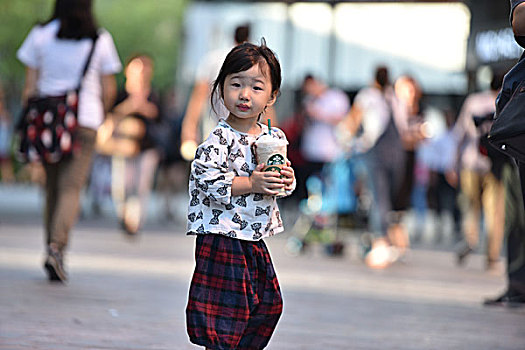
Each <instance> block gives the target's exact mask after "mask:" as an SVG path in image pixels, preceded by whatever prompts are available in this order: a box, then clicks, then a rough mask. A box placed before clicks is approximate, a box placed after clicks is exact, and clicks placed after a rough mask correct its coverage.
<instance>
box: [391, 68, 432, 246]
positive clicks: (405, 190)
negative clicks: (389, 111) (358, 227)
mask: <svg viewBox="0 0 525 350" xmlns="http://www.w3.org/2000/svg"><path fill="white" fill-rule="evenodd" d="M394 92H395V94H396V96H397V98H398V99H399V101H400V102H401V103H402V104H403V105H404V106H405V108H406V111H407V124H406V130H405V132H404V134H405V135H404V140H403V148H404V150H405V174H404V175H403V182H402V184H401V187H400V189H399V192H398V194H397V195H396V199H395V201H394V206H393V210H394V211H395V212H398V213H401V214H404V213H405V212H406V211H407V210H408V209H409V208H410V206H411V198H412V193H413V191H414V181H415V171H416V151H417V150H418V149H419V146H420V144H421V141H422V140H423V139H425V138H426V137H428V136H429V135H428V131H427V130H426V126H427V124H426V123H425V112H426V111H425V110H424V108H423V106H422V101H421V99H422V97H423V91H422V90H421V87H420V85H419V83H418V82H417V81H416V79H415V78H414V77H412V76H410V75H402V76H400V77H399V78H397V79H396V82H395V84H394ZM419 170H421V169H419ZM396 221H397V223H396V224H394V225H393V226H392V227H391V228H390V236H391V237H392V239H393V240H395V241H396V242H397V245H398V246H399V247H400V248H401V249H403V250H404V249H407V248H408V245H409V237H408V233H407V232H406V228H405V226H404V225H401V222H400V219H397V220H396Z"/></svg>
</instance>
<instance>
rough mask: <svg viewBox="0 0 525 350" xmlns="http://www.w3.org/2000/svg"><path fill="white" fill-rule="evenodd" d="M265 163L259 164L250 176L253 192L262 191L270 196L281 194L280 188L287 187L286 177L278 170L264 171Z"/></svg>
mask: <svg viewBox="0 0 525 350" xmlns="http://www.w3.org/2000/svg"><path fill="white" fill-rule="evenodd" d="M263 168H264V164H259V165H257V167H256V168H255V170H254V171H253V172H252V175H251V176H250V183H251V188H252V192H253V193H262V194H266V195H270V196H276V195H277V194H279V189H281V188H283V187H285V179H284V178H283V179H281V174H279V173H278V172H276V171H262V169H263Z"/></svg>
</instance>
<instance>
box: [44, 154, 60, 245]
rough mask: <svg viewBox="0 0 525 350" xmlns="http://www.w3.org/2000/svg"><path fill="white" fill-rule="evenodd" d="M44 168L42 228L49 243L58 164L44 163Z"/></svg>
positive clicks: (56, 195)
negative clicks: (44, 192)
mask: <svg viewBox="0 0 525 350" xmlns="http://www.w3.org/2000/svg"><path fill="white" fill-rule="evenodd" d="M44 169H45V172H46V184H45V191H46V194H45V197H46V198H45V200H46V203H45V208H44V229H45V234H46V239H45V243H46V245H49V243H51V236H52V223H53V217H54V216H55V211H56V207H57V198H58V182H57V180H58V166H57V165H56V164H53V165H44Z"/></svg>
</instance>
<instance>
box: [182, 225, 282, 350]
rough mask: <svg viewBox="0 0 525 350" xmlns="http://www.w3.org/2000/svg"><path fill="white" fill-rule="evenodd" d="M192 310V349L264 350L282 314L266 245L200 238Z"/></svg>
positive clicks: (189, 320)
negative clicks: (197, 347) (196, 346)
mask: <svg viewBox="0 0 525 350" xmlns="http://www.w3.org/2000/svg"><path fill="white" fill-rule="evenodd" d="M195 260H196V266H195V272H194V274H193V279H192V281H191V286H190V293H189V300H188V305H187V308H186V322H187V331H188V335H189V337H190V341H191V342H192V343H195V344H198V345H202V346H205V347H207V348H209V349H217V350H223V349H237V350H243V349H246V350H247V349H251V350H252V349H263V348H264V347H265V346H266V345H267V344H268V342H269V341H270V337H271V336H272V333H273V331H274V330H275V327H276V325H277V322H278V321H279V317H280V316H281V313H282V308H283V303H282V297H281V291H280V288H279V282H278V281H277V276H276V274H275V270H274V268H273V265H272V261H271V258H270V254H269V252H268V249H267V247H266V244H265V243H264V242H263V241H262V240H260V241H245V240H239V239H234V238H229V237H226V236H222V235H215V234H209V235H199V236H197V242H196V247H195Z"/></svg>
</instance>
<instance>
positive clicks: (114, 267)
mask: <svg viewBox="0 0 525 350" xmlns="http://www.w3.org/2000/svg"><path fill="white" fill-rule="evenodd" d="M0 192H1V191H0ZM5 199H6V197H5V196H4V197H3V198H2V196H0V201H3V204H0V209H1V208H2V206H3V207H4V211H3V213H2V212H0V310H2V311H1V312H0V349H9V350H22V349H23V350H25V349H59V350H78V349H115V350H116V349H118V350H123V349H141V350H142V349H144V350H146V349H147V350H161V349H182V350H184V349H196V348H197V347H194V346H192V345H191V344H190V343H189V342H188V340H187V336H186V333H185V324H184V307H185V302H186V295H187V290H188V282H189V279H190V276H191V272H192V268H193V256H192V254H193V239H192V238H187V237H185V236H184V235H183V230H182V229H183V227H182V225H180V224H179V225H176V224H172V225H170V226H164V227H161V226H159V225H154V226H151V227H149V228H148V230H146V231H145V232H144V233H143V234H142V235H141V236H140V237H138V239H136V240H129V239H126V237H124V236H123V235H122V234H121V233H120V232H119V231H118V230H117V229H116V228H114V225H113V220H112V219H105V220H98V221H97V220H84V221H82V222H80V223H79V225H78V226H77V227H76V228H75V230H74V232H73V237H72V244H71V248H70V251H69V255H68V258H67V266H68V269H69V273H70V279H71V280H70V282H69V284H68V285H67V286H62V285H52V284H49V283H47V282H46V280H45V275H44V272H43V270H42V268H41V263H42V259H43V253H42V229H41V227H40V223H39V220H38V218H37V217H35V215H34V214H31V215H29V214H27V215H28V216H27V217H23V216H20V215H14V214H13V215H6V214H5V213H6V212H9V211H8V210H7V209H5V208H6V206H7V207H9V205H8V202H7V201H6V200H5ZM14 202H16V199H14V198H13V203H14ZM286 238H287V236H286V235H283V236H281V237H274V238H273V239H269V240H267V242H268V245H269V247H270V250H271V252H272V255H273V259H274V263H275V265H276V268H277V272H278V276H279V279H280V282H281V287H282V290H283V294H284V300H285V309H284V314H283V317H282V319H281V321H280V323H279V325H278V328H277V331H276V333H275V335H274V337H273V339H272V341H271V343H270V345H269V347H268V349H276V350H277V349H305V350H319V349H358V350H359V349H414V350H426V349H429V350H430V349H476V350H484V349H486V350H511V349H513V350H523V349H525V310H522V309H518V310H507V309H498V308H484V307H482V306H481V301H482V300H483V298H484V297H486V296H493V295H495V294H497V293H499V292H500V291H501V290H502V288H503V286H504V276H503V274H498V275H490V274H487V273H485V272H484V271H483V260H482V257H481V256H479V255H476V256H473V257H472V258H471V259H469V261H468V264H467V266H465V267H464V268H457V267H456V266H454V263H453V259H452V255H451V253H449V252H447V251H443V250H441V251H439V250H435V249H432V250H429V249H416V250H414V251H412V254H411V257H410V259H409V261H407V262H406V263H403V264H397V265H394V266H392V267H390V268H389V269H387V270H370V269H368V268H366V267H365V266H364V265H363V264H362V263H361V261H360V260H359V258H358V256H357V255H358V254H357V253H356V248H355V246H350V249H349V252H348V254H347V255H345V256H344V257H343V258H330V257H327V256H325V255H323V254H322V253H321V252H320V250H318V249H314V250H313V251H312V252H311V253H309V254H306V255H303V256H299V257H292V256H290V255H288V254H287V253H286V250H285V243H286ZM348 238H349V241H350V242H351V241H353V237H352V236H349V237H348Z"/></svg>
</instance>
